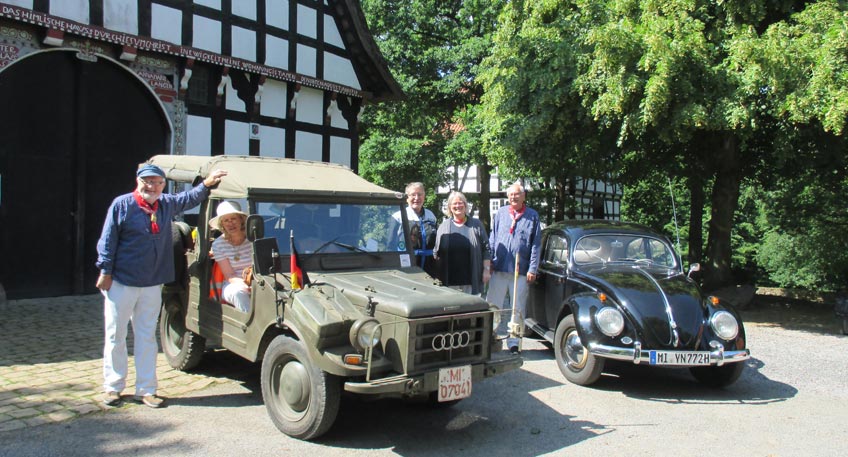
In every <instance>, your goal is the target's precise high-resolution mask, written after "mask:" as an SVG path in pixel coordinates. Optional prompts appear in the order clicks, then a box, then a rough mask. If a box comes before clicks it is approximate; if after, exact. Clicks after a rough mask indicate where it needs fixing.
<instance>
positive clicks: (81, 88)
mask: <svg viewBox="0 0 848 457" xmlns="http://www.w3.org/2000/svg"><path fill="white" fill-rule="evenodd" d="M81 57H87V59H81V58H80V57H78V54H77V52H76V51H64V50H55V51H47V52H40V53H36V54H33V55H31V56H28V57H25V58H24V59H22V60H20V61H19V62H16V63H14V64H11V65H10V66H8V67H7V68H5V69H3V71H2V72H0V136H2V139H0V283H2V285H3V287H4V288H5V289H6V294H7V297H8V298H9V299H15V298H32V297H49V296H58V295H68V294H81V293H91V292H94V291H96V289H95V288H94V283H95V281H96V276H97V271H96V268H95V267H94V262H95V260H96V256H97V254H96V250H95V246H96V244H97V239H98V238H99V236H100V229H101V227H102V224H103V219H104V216H105V213H106V209H107V208H108V206H109V204H110V203H111V201H112V199H113V198H114V197H116V196H117V195H119V194H122V193H126V192H129V191H131V190H132V188H133V187H134V184H135V174H134V173H135V169H136V167H137V165H138V163H139V162H142V161H144V160H146V159H147V158H148V157H150V156H151V155H154V154H163V153H164V154H167V153H168V152H169V150H170V149H169V141H170V138H169V136H170V128H169V125H168V122H167V118H166V116H165V114H164V112H163V111H162V108H161V106H160V105H159V104H158V103H157V101H156V98H155V96H154V95H153V93H152V92H150V91H149V90H148V89H147V87H145V85H144V84H143V83H142V82H140V81H139V80H138V79H136V78H135V77H134V76H133V75H132V74H131V73H129V72H128V71H127V70H126V69H124V68H122V67H121V66H120V65H118V64H117V63H115V62H113V61H110V60H108V59H105V58H102V57H99V58H97V59H96V61H91V60H92V57H93V56H81Z"/></svg>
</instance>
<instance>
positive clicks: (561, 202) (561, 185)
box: [552, 178, 567, 222]
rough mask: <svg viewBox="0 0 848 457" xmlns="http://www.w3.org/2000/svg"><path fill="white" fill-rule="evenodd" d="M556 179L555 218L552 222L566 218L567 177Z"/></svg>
mask: <svg viewBox="0 0 848 457" xmlns="http://www.w3.org/2000/svg"><path fill="white" fill-rule="evenodd" d="M554 181H555V183H554V192H555V195H556V198H555V199H554V205H555V206H556V208H555V210H554V211H555V212H554V215H555V216H554V220H553V221H552V222H555V221H561V220H564V219H566V214H565V199H566V197H567V196H566V193H565V190H566V188H565V183H566V181H567V179H565V178H563V179H556V180H554Z"/></svg>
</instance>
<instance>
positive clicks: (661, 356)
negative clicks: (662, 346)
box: [650, 351, 710, 366]
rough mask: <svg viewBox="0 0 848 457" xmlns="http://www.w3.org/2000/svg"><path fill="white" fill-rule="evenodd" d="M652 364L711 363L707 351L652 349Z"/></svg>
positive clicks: (688, 364)
mask: <svg viewBox="0 0 848 457" xmlns="http://www.w3.org/2000/svg"><path fill="white" fill-rule="evenodd" d="M650 356H651V362H650V363H651V365H687V366H690V365H709V364H710V353H709V352H707V351H650Z"/></svg>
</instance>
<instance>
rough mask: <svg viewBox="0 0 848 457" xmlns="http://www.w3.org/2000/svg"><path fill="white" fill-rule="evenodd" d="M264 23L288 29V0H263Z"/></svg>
mask: <svg viewBox="0 0 848 457" xmlns="http://www.w3.org/2000/svg"><path fill="white" fill-rule="evenodd" d="M265 23H266V24H268V25H271V26H274V27H277V28H280V29H283V30H288V29H289V0H265Z"/></svg>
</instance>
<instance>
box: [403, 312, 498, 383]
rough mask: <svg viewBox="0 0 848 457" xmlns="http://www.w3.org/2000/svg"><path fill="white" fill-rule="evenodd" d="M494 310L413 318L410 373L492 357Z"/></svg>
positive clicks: (410, 322)
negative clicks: (490, 352)
mask: <svg viewBox="0 0 848 457" xmlns="http://www.w3.org/2000/svg"><path fill="white" fill-rule="evenodd" d="M491 331H492V324H491V313H471V314H461V315H456V316H448V317H435V318H427V319H413V320H411V321H409V354H408V359H407V360H408V361H409V364H408V366H407V373H409V374H412V373H416V372H421V371H427V370H430V369H433V368H440V367H445V366H453V365H460V364H467V363H474V362H479V361H482V360H484V359H485V358H486V357H488V351H489V344H488V342H489V338H490V336H491Z"/></svg>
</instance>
